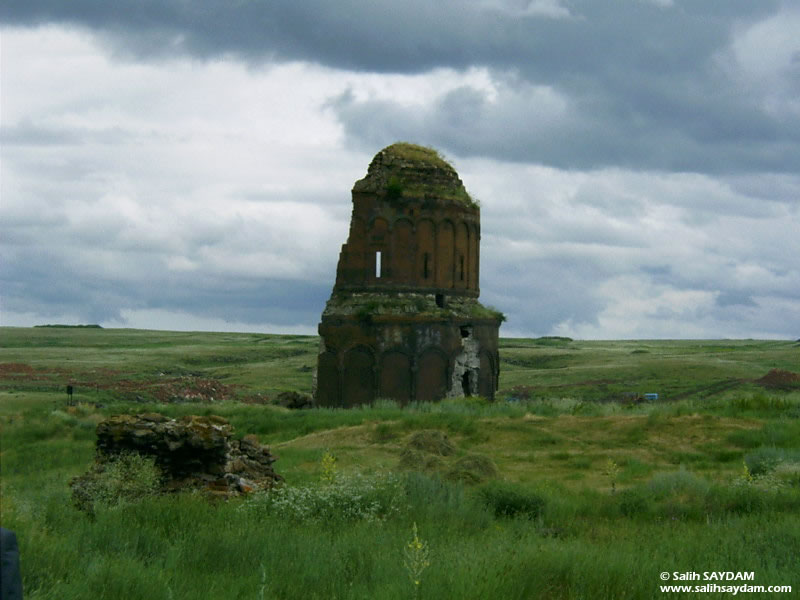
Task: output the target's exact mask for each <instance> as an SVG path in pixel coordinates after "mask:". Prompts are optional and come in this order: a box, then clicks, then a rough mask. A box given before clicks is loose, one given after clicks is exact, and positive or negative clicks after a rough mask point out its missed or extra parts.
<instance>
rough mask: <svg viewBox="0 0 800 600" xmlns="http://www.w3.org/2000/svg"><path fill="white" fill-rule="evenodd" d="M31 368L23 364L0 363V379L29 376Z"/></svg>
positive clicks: (31, 371)
mask: <svg viewBox="0 0 800 600" xmlns="http://www.w3.org/2000/svg"><path fill="white" fill-rule="evenodd" d="M32 373H33V367H32V366H30V365H26V364H24V363H0V377H8V376H9V375H10V376H12V377H14V376H18V375H31V374H32Z"/></svg>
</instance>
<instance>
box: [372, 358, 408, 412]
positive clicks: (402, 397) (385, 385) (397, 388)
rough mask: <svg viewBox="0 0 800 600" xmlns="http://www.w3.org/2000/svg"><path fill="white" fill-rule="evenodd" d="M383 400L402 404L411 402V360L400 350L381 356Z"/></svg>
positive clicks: (381, 394)
mask: <svg viewBox="0 0 800 600" xmlns="http://www.w3.org/2000/svg"><path fill="white" fill-rule="evenodd" d="M379 389H380V391H379V393H378V395H379V397H381V398H391V399H392V400H397V401H398V402H400V403H401V404H407V403H408V402H409V401H410V400H411V358H410V357H409V356H408V354H406V353H405V352H402V351H400V350H389V351H387V352H384V353H383V355H382V356H381V367H380V388H379Z"/></svg>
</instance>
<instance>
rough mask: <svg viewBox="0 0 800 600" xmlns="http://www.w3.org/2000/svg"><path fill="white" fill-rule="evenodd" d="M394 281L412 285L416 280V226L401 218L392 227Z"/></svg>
mask: <svg viewBox="0 0 800 600" xmlns="http://www.w3.org/2000/svg"><path fill="white" fill-rule="evenodd" d="M392 256H393V258H394V260H393V262H392V279H393V281H395V282H397V283H406V284H410V283H412V282H413V280H414V225H413V224H412V223H411V220H410V219H406V218H401V219H398V220H397V221H395V222H394V225H393V226H392Z"/></svg>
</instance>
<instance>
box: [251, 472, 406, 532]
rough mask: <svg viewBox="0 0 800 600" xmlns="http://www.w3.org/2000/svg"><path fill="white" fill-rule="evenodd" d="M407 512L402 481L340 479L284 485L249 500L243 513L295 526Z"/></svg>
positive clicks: (388, 477) (375, 477)
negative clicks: (272, 516) (265, 515)
mask: <svg viewBox="0 0 800 600" xmlns="http://www.w3.org/2000/svg"><path fill="white" fill-rule="evenodd" d="M403 508H404V502H403V494H402V487H401V481H400V479H398V478H397V477H394V476H391V475H372V476H366V475H361V474H355V475H348V476H344V475H340V476H337V477H336V478H335V479H334V480H331V481H330V482H327V483H326V482H322V483H315V484H310V485H305V486H291V485H281V486H278V487H275V488H273V489H272V490H270V491H266V492H259V493H256V494H253V495H251V496H250V497H248V498H247V499H246V500H245V501H244V502H242V504H241V506H240V510H242V511H245V512H251V513H253V512H254V513H264V514H268V515H276V516H279V517H281V518H285V519H288V520H290V521H292V522H295V523H303V522H308V521H318V522H320V523H331V524H335V523H339V522H352V521H377V520H383V519H386V518H387V517H389V516H391V515H393V514H396V513H398V512H400V511H401V510H402V509H403Z"/></svg>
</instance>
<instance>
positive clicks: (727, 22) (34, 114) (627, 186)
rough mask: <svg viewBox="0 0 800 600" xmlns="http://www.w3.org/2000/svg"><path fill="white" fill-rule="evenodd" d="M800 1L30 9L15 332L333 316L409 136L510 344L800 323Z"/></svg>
mask: <svg viewBox="0 0 800 600" xmlns="http://www.w3.org/2000/svg"><path fill="white" fill-rule="evenodd" d="M798 31H800V4H799V3H797V2H796V1H791V0H786V1H780V0H775V1H772V0H753V1H750V2H747V1H736V2H734V1H730V0H702V1H700V0H686V1H681V0H629V1H623V0H616V1H613V2H608V1H601V0H457V1H456V0H452V1H441V0H437V1H435V2H434V1H431V0H404V1H403V2H397V1H393V2H384V1H380V0H336V1H332V0H303V1H289V0H236V1H232V0H191V1H189V0H117V1H115V2H109V1H107V0H72V1H70V2H65V1H63V0H41V1H32V0H5V1H4V2H3V3H2V5H0V52H1V54H0V86H1V90H0V91H1V93H0V144H1V145H0V150H1V151H2V156H1V157H0V158H1V159H2V161H1V165H2V166H1V168H2V173H0V175H1V176H2V179H1V182H0V185H1V186H2V187H0V194H1V196H0V295H1V297H0V310H1V311H2V312H1V313H0V322H2V324H3V325H24V326H26V325H33V324H38V323H54V322H62V323H100V324H102V325H104V326H106V327H123V326H124V327H140V328H158V329H196V330H218V331H221V330H232V331H262V332H277V333H284V332H298V333H314V332H315V331H316V325H317V323H318V321H319V316H320V313H321V311H322V309H323V307H324V304H325V301H326V299H327V298H328V296H329V295H330V290H331V287H332V285H333V280H334V275H335V269H336V260H337V258H338V252H339V248H340V245H341V244H342V243H344V241H345V238H346V236H347V229H348V222H349V216H350V207H351V205H350V189H351V187H352V185H353V183H354V182H355V181H356V180H357V179H360V178H361V177H363V175H364V174H365V173H366V169H367V165H368V164H369V161H370V159H371V158H372V156H373V155H374V154H375V153H376V152H377V151H378V150H380V149H381V148H383V147H384V146H386V145H388V144H390V143H392V142H395V141H398V140H404V141H411V142H416V143H420V144H424V145H430V146H433V147H435V148H437V149H438V150H440V151H441V152H442V153H443V155H444V156H446V157H447V158H448V159H449V160H450V161H451V162H452V163H453V164H454V166H455V167H456V169H457V170H458V172H459V174H460V175H461V178H462V180H463V181H464V183H465V185H466V186H467V189H468V190H469V191H470V192H471V193H472V194H473V196H475V197H477V198H478V199H479V200H480V201H481V206H482V209H481V211H482V214H481V217H482V234H483V239H482V246H481V252H482V255H481V259H482V260H481V269H482V270H481V299H482V301H483V302H484V303H486V304H491V305H494V306H495V307H497V308H498V309H500V310H502V311H504V312H505V313H506V314H507V316H508V321H507V322H506V323H505V324H504V325H503V328H502V330H501V332H502V333H503V334H504V335H509V336H540V335H568V336H572V337H576V338H584V339H607V338H611V339H616V338H723V337H730V338H747V337H753V338H791V339H795V338H797V337H800V36H798V35H797V32H798Z"/></svg>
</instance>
